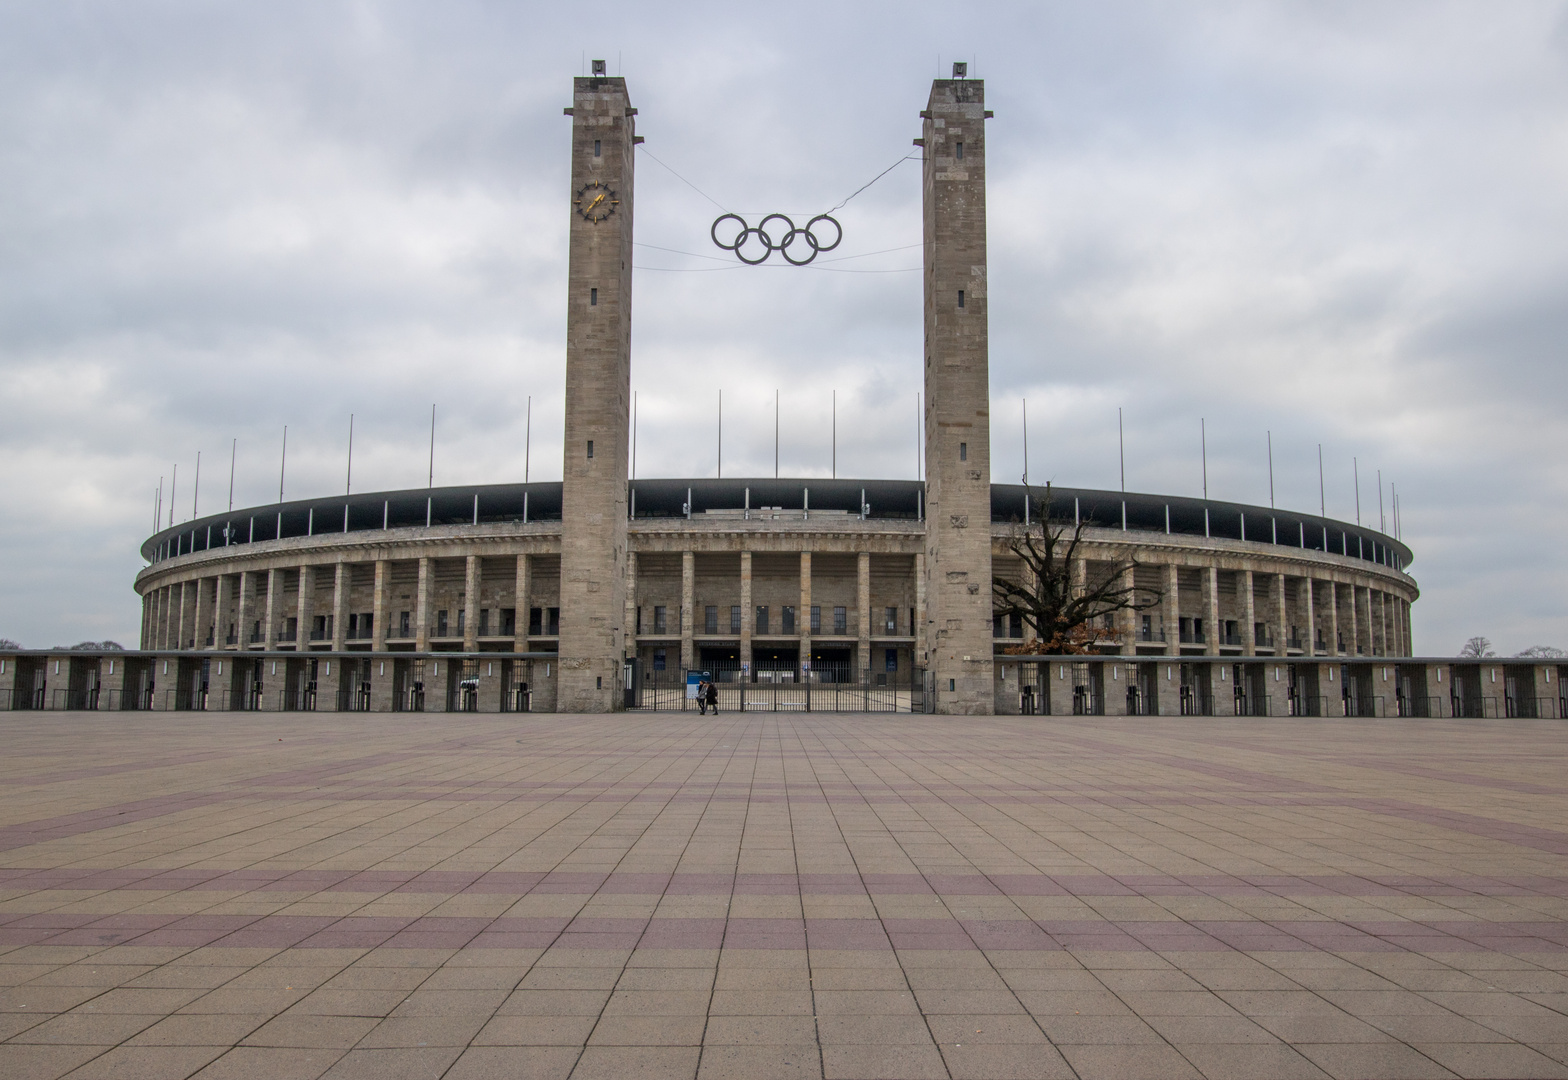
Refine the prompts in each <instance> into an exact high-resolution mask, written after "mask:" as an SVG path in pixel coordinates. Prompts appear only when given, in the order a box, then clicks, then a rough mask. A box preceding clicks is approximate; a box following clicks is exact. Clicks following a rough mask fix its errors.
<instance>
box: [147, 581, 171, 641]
mask: <svg viewBox="0 0 1568 1080" xmlns="http://www.w3.org/2000/svg"><path fill="white" fill-rule="evenodd" d="M168 592H169V587H168V586H167V585H165V586H163V587H161V588H157V589H154V590H153V591H152V641H151V644H150V645H149V646H148V647H149V648H152V649H161V648H163V647H164V645H163V640H164V636H165V634H166V633H167V631H166V630H165V629H164V618H163V612H164V607H165V605H166V604H167V603H168Z"/></svg>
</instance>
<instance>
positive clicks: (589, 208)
mask: <svg viewBox="0 0 1568 1080" xmlns="http://www.w3.org/2000/svg"><path fill="white" fill-rule="evenodd" d="M602 202H604V192H602V191H601V192H599V195H598V197H597V198H595V199H594V201H593V202H591V203H589V204H588V205H587V206H585V207H583V213H585V214H586V213H589V212H590V211H592V210H593V208H594V207H596V206H598V205H599V204H600V203H602Z"/></svg>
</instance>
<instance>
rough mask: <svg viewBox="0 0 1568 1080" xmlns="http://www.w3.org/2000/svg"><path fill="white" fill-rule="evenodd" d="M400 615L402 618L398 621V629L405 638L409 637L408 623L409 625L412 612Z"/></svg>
mask: <svg viewBox="0 0 1568 1080" xmlns="http://www.w3.org/2000/svg"><path fill="white" fill-rule="evenodd" d="M399 615H400V617H399V619H398V624H397V628H398V630H399V631H401V633H402V636H403V637H408V623H409V615H410V612H407V611H404V612H399Z"/></svg>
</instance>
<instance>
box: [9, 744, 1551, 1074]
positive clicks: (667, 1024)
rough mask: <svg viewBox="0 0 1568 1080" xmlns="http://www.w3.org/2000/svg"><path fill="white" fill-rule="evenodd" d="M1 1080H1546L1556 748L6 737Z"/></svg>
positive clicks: (1498, 746) (1386, 745)
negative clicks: (321, 1079)
mask: <svg viewBox="0 0 1568 1080" xmlns="http://www.w3.org/2000/svg"><path fill="white" fill-rule="evenodd" d="M0 735H3V739H4V743H3V745H4V750H5V753H4V755H3V756H0V1076H4V1077H8V1078H9V1077H17V1078H34V1077H36V1078H48V1077H56V1076H71V1077H74V1078H80V1080H87V1078H96V1077H143V1076H145V1077H157V1078H179V1077H186V1076H199V1077H202V1078H204V1080H220V1078H233V1077H266V1078H271V1080H292V1078H313V1077H318V1076H329V1077H333V1078H338V1077H342V1078H349V1077H375V1078H378V1080H380V1078H416V1080H417V1078H425V1077H429V1078H437V1077H444V1078H446V1080H479V1078H487V1077H497V1078H500V1077H506V1078H566V1077H572V1078H577V1080H589V1078H599V1077H613V1078H615V1080H628V1078H631V1077H639V1078H640V1077H650V1078H657V1077H698V1078H703V1080H718V1078H722V1077H734V1078H746V1080H770V1078H775V1077H777V1078H790V1080H794V1078H801V1077H829V1078H844V1080H851V1078H862V1077H864V1078H919V1077H964V1078H967V1077H974V1078H1013V1077H1017V1078H1032V1077H1073V1076H1076V1077H1083V1078H1086V1080H1087V1078H1100V1077H1105V1078H1114V1080H1135V1078H1138V1077H1158V1078H1161V1080H1164V1078H1177V1077H1200V1076H1201V1077H1210V1078H1215V1080H1220V1078H1231V1077H1236V1078H1247V1080H1253V1078H1265V1077H1325V1076H1327V1077H1340V1078H1347V1080H1349V1078H1370V1077H1387V1078H1394V1077H1401V1078H1412V1077H1451V1076H1465V1077H1557V1076H1568V1064H1565V1063H1568V920H1565V919H1564V915H1565V913H1568V859H1565V856H1568V813H1565V811H1568V773H1565V771H1564V763H1565V756H1568V755H1565V749H1564V748H1565V746H1568V726H1565V725H1562V724H1559V723H1556V722H1537V721H1431V720H1411V721H1401V720H1377V721H1370V720H1360V721H1332V720H1281V719H1246V720H1224V719H1207V718H1203V719H1199V718H1193V719H1185V720H1178V719H1151V718H1133V719H1125V720H1123V719H1105V718H1031V719H1027V720H1025V719H1012V720H1005V719H997V720H989V719H983V720H982V719H959V718H954V719H946V718H934V717H931V718H928V717H908V716H905V717H887V716H825V715H806V716H789V717H786V718H783V719H778V718H774V717H772V716H769V717H765V718H761V719H759V718H756V717H754V716H752V715H723V716H720V717H718V718H717V719H711V718H709V719H704V718H700V717H691V716H683V715H674V716H660V715H648V716H631V717H587V718H573V717H564V716H541V717H538V718H530V717H527V716H522V717H518V716H418V715H403V714H392V715H384V714H378V715H371V716H364V715H339V714H321V715H303V714H276V715H257V714H249V715H246V714H209V715H200V714H189V713H182V714H123V713H122V714H65V713H11V714H5V715H3V716H0Z"/></svg>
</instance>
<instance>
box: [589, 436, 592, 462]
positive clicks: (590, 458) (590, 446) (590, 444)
mask: <svg viewBox="0 0 1568 1080" xmlns="http://www.w3.org/2000/svg"><path fill="white" fill-rule="evenodd" d="M588 460H589V461H592V460H593V440H592V439H589V440H588Z"/></svg>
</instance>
